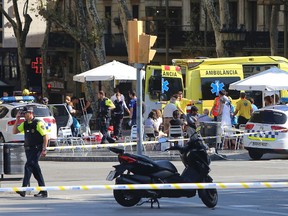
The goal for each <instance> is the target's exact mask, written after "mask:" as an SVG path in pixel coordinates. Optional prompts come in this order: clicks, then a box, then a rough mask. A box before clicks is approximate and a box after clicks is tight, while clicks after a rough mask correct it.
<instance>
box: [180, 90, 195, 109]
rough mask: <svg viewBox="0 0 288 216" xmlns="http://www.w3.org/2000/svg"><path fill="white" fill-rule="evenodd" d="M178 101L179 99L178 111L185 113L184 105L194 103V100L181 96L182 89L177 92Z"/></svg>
mask: <svg viewBox="0 0 288 216" xmlns="http://www.w3.org/2000/svg"><path fill="white" fill-rule="evenodd" d="M178 101H179V106H180V109H179V110H180V112H182V113H183V114H185V115H186V114H187V110H186V107H187V105H189V104H190V105H191V106H192V105H194V100H190V99H187V98H184V97H183V92H182V91H179V92H178Z"/></svg>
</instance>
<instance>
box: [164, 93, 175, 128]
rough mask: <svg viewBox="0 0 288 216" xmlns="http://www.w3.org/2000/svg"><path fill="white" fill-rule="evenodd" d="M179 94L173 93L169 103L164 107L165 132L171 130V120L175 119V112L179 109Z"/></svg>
mask: <svg viewBox="0 0 288 216" xmlns="http://www.w3.org/2000/svg"><path fill="white" fill-rule="evenodd" d="M177 98H178V95H173V96H172V97H171V98H170V101H169V103H168V104H167V105H166V106H165V107H164V109H163V127H164V128H163V132H164V133H168V132H169V126H170V121H171V120H172V119H173V112H174V111H175V110H177V105H176V101H177Z"/></svg>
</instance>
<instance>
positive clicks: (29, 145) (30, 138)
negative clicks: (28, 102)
mask: <svg viewBox="0 0 288 216" xmlns="http://www.w3.org/2000/svg"><path fill="white" fill-rule="evenodd" d="M21 115H24V117H25V121H24V122H21V123H20V125H19V126H18V124H19V121H20V117H21ZM21 132H24V135H25V141H24V148H25V154H26V159H27V161H26V164H25V171H24V178H23V183H22V187H27V186H29V184H30V178H31V175H32V174H33V176H34V178H35V179H36V180H37V182H38V185H39V186H43V187H44V186H45V182H44V178H43V175H42V172H41V168H40V166H39V163H38V161H39V158H40V156H42V157H45V156H46V153H47V150H46V148H47V144H48V135H47V132H46V129H45V125H44V122H43V121H41V120H38V119H35V118H34V113H33V107H24V109H23V110H21V111H19V112H18V113H17V115H16V121H15V124H14V126H13V133H14V134H17V133H21ZM16 193H18V194H20V196H21V197H25V195H26V192H25V191H17V192H16ZM47 196H48V194H47V191H40V192H39V193H38V194H35V195H34V197H47Z"/></svg>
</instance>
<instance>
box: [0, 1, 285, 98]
mask: <svg viewBox="0 0 288 216" xmlns="http://www.w3.org/2000/svg"><path fill="white" fill-rule="evenodd" d="M23 2H24V1H23ZM23 2H22V1H18V4H19V9H20V10H22V8H23ZM29 2H30V5H34V7H35V5H37V0H30V1H29ZM126 2H127V5H128V9H129V10H130V12H131V13H132V17H133V18H136V19H138V20H143V21H144V31H145V32H146V34H151V35H157V42H156V45H155V47H156V49H157V53H156V56H155V58H154V59H153V62H152V64H171V60H172V59H173V58H194V57H197V56H207V57H213V56H214V57H215V56H216V52H215V38H214V32H213V29H212V26H211V24H210V21H209V19H208V16H207V14H206V13H205V10H204V7H203V1H200V0H127V1H126ZM264 3H265V4H264ZM270 3H274V4H275V3H281V1H268V0H266V1H259V0H258V1H256V0H238V1H237V0H231V1H229V10H230V17H231V22H230V23H229V24H225V25H223V26H222V28H223V29H224V30H225V31H226V32H225V33H227V32H231V33H233V35H234V37H232V38H231V37H230V38H227V40H226V41H225V48H226V49H227V51H228V53H229V55H231V56H246V55H270V39H269V27H270V17H271V8H272V5H271V4H270ZM0 4H2V6H3V8H4V9H5V11H7V12H8V13H9V14H10V15H11V17H13V9H12V1H9V0H2V1H0ZM69 4H71V0H63V5H65V7H69ZM96 6H97V12H98V14H99V17H101V18H102V20H103V21H104V23H105V32H104V33H105V48H106V55H107V62H109V61H112V60H118V61H121V62H124V63H127V62H128V57H127V49H126V45H125V40H124V36H123V29H122V26H121V22H120V14H119V5H118V1H117V0H98V1H97V2H96ZM215 7H216V9H218V7H219V6H218V4H217V1H215ZM285 13H287V10H285V8H284V5H281V6H280V11H279V23H278V31H279V38H278V44H279V55H281V56H284V55H285V52H284V46H285V45H286V46H287V43H286V42H285V40H284V38H286V36H285V35H286V33H287V32H286V31H287V28H286V27H285V26H287V24H286V22H285V19H284V17H285ZM29 14H30V16H31V17H32V19H33V21H32V23H31V27H30V31H29V34H28V37H27V43H26V47H27V53H26V56H25V61H26V66H27V69H28V85H29V88H30V89H31V91H36V92H40V93H41V89H42V84H41V76H42V75H43V73H42V58H41V52H42V51H41V46H42V43H43V38H44V34H45V30H46V23H45V20H44V19H43V18H42V17H41V16H39V15H38V13H37V10H30V12H29ZM0 18H1V22H0V80H1V81H3V82H5V83H6V84H7V85H6V86H4V87H3V86H2V87H0V93H1V91H4V90H6V91H7V90H8V91H9V93H12V91H16V90H21V89H19V88H20V83H19V82H20V79H19V78H20V77H19V67H18V60H17V46H16V40H15V36H14V33H13V29H12V27H11V24H10V23H9V22H8V20H7V19H6V18H5V17H4V16H3V15H2V16H0ZM45 51H46V52H47V56H48V57H47V65H48V67H47V71H46V73H45V74H46V75H47V86H49V94H50V95H49V97H50V98H51V99H52V101H51V102H61V101H63V95H66V94H69V95H73V94H76V91H78V90H79V89H77V88H75V85H71V83H74V82H73V75H75V74H77V73H80V72H81V71H80V64H79V57H78V55H77V52H78V46H77V44H76V43H75V41H74V40H73V39H72V38H71V37H70V36H69V35H66V34H65V33H64V32H63V31H61V29H58V28H57V26H55V25H54V26H53V28H52V29H51V32H50V34H49V39H48V48H47V50H45Z"/></svg>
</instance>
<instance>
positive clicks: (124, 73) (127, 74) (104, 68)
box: [73, 60, 143, 83]
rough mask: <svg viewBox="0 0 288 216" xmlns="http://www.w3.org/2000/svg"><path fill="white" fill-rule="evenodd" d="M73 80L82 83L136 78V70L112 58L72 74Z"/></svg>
mask: <svg viewBox="0 0 288 216" xmlns="http://www.w3.org/2000/svg"><path fill="white" fill-rule="evenodd" d="M142 74H143V73H142ZM73 80H74V81H77V82H82V83H84V82H86V81H109V80H137V70H136V68H134V67H132V66H130V65H126V64H123V63H121V62H118V61H115V60H114V61H112V62H109V63H107V64H104V65H101V66H99V67H97V68H93V69H91V70H89V71H86V72H83V73H80V74H77V75H75V76H73Z"/></svg>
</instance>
